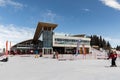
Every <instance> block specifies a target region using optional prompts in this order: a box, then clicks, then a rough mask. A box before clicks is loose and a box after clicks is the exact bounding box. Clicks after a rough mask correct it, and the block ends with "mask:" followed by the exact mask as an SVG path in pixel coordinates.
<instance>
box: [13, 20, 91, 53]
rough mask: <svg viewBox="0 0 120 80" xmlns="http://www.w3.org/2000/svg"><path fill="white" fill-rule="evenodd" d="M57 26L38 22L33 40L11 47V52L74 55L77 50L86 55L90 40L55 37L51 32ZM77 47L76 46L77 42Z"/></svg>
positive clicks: (67, 36) (86, 38) (68, 36)
mask: <svg viewBox="0 0 120 80" xmlns="http://www.w3.org/2000/svg"><path fill="white" fill-rule="evenodd" d="M56 27H57V24H53V23H44V22H39V23H38V25H37V28H36V31H35V34H34V37H33V39H30V40H26V41H23V42H20V43H18V44H16V45H14V46H12V48H11V50H12V51H13V52H17V53H18V52H19V53H22V54H24V53H31V51H32V52H33V53H34V51H36V50H37V51H38V52H42V53H43V54H52V53H53V51H58V52H59V53H60V54H75V53H76V50H77V49H78V50H79V51H78V52H79V53H80V54H83V53H85V54H88V53H89V50H90V38H88V37H86V36H85V35H82V36H81V35H56V34H55V33H54V32H53V30H54V29H55V28H56ZM79 40H80V42H79V46H78V41H79Z"/></svg>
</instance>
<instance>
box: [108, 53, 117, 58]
mask: <svg viewBox="0 0 120 80" xmlns="http://www.w3.org/2000/svg"><path fill="white" fill-rule="evenodd" d="M109 58H111V59H114V58H117V54H115V53H112V54H110V56H109Z"/></svg>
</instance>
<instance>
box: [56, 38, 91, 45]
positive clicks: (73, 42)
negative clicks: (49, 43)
mask: <svg viewBox="0 0 120 80" xmlns="http://www.w3.org/2000/svg"><path fill="white" fill-rule="evenodd" d="M77 42H78V40H76V39H61V38H55V44H66V45H67V44H69V45H70V44H71V45H77ZM80 44H84V45H90V41H88V40H81V41H80Z"/></svg>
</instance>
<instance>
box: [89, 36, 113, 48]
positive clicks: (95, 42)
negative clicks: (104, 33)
mask: <svg viewBox="0 0 120 80" xmlns="http://www.w3.org/2000/svg"><path fill="white" fill-rule="evenodd" d="M90 38H91V41H90V45H91V46H92V47H93V46H97V47H98V49H100V48H102V49H105V50H111V45H110V43H109V41H106V40H105V39H104V38H102V37H101V36H97V35H91V36H90Z"/></svg>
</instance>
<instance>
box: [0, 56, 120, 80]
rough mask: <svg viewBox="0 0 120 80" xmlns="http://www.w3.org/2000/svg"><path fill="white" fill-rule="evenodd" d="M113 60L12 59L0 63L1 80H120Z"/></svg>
mask: <svg viewBox="0 0 120 80" xmlns="http://www.w3.org/2000/svg"><path fill="white" fill-rule="evenodd" d="M110 63H111V61H110V60H103V59H102V60H98V59H84V60H83V59H79V60H76V59H75V60H62V61H59V60H57V59H51V58H44V57H42V58H41V57H39V58H35V57H34V55H32V56H20V55H17V56H9V61H8V62H0V80H120V60H119V59H117V61H116V63H117V66H118V67H108V66H109V65H110Z"/></svg>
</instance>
